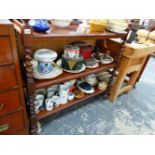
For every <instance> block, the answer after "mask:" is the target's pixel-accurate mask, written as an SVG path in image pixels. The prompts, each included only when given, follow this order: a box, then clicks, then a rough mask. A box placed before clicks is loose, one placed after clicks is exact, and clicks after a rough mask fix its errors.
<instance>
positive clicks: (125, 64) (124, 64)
mask: <svg viewBox="0 0 155 155" xmlns="http://www.w3.org/2000/svg"><path fill="white" fill-rule="evenodd" d="M130 64H131V60H129V59H127V58H123V59H122V61H121V65H120V68H119V70H118V75H117V77H116V81H115V82H114V84H113V87H112V89H111V91H110V97H109V99H110V101H112V102H113V101H115V100H116V99H117V96H118V94H119V91H120V89H121V87H122V84H123V82H124V79H125V77H126V74H127V72H128V69H129V66H130Z"/></svg>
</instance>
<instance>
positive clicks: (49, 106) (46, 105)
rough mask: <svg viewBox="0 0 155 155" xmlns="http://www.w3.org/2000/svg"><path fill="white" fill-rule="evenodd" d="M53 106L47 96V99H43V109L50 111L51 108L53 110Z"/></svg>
mask: <svg viewBox="0 0 155 155" xmlns="http://www.w3.org/2000/svg"><path fill="white" fill-rule="evenodd" d="M53 107H54V105H53V101H52V99H50V98H47V99H46V100H45V109H46V110H47V111H51V110H53Z"/></svg>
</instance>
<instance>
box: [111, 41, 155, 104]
mask: <svg viewBox="0 0 155 155" xmlns="http://www.w3.org/2000/svg"><path fill="white" fill-rule="evenodd" d="M154 51H155V45H151V46H146V45H142V44H136V43H134V44H126V47H125V51H124V53H123V55H122V59H121V62H120V66H119V69H118V75H117V77H116V81H115V82H114V84H113V87H112V89H111V92H110V97H109V99H110V100H111V101H115V100H116V99H117V97H118V96H119V95H121V94H122V93H125V92H129V91H130V90H131V89H132V88H133V86H134V85H135V83H136V81H137V78H138V77H139V75H140V73H141V71H142V69H143V66H144V65H145V62H146V60H147V59H148V56H149V55H150V54H152V53H153V52H154ZM127 75H128V77H129V80H128V82H127V85H126V86H123V83H124V80H125V78H126V76H127Z"/></svg>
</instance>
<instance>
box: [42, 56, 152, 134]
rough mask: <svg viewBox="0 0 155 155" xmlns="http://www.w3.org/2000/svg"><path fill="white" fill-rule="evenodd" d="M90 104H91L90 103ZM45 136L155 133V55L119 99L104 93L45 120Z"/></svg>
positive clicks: (43, 123) (43, 130) (43, 127)
mask: <svg viewBox="0 0 155 155" xmlns="http://www.w3.org/2000/svg"><path fill="white" fill-rule="evenodd" d="M87 103H89V104H87ZM40 134H41V135H131V134H134V135H139V134H155V58H151V59H150V61H149V64H148V65H147V68H146V70H145V72H144V74H143V76H142V78H141V80H140V82H139V83H138V84H137V86H136V88H135V89H133V90H132V91H131V92H130V93H128V94H124V95H122V96H120V97H119V98H118V99H117V101H116V102H114V103H111V102H110V101H108V100H103V98H102V95H100V96H98V97H96V98H93V99H90V100H88V101H87V102H86V104H85V105H84V106H82V107H80V108H79V107H77V108H76V107H74V108H72V109H71V111H70V112H68V113H64V114H62V115H61V116H59V117H57V116H55V118H53V117H49V118H47V119H45V120H44V121H43V122H42V132H41V133H40Z"/></svg>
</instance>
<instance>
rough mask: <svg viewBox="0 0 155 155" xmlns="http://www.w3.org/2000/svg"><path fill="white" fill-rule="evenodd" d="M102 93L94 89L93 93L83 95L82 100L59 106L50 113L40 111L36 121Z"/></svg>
mask: <svg viewBox="0 0 155 155" xmlns="http://www.w3.org/2000/svg"><path fill="white" fill-rule="evenodd" d="M103 92H104V91H102V90H99V89H98V88H95V92H94V93H92V94H85V96H84V97H83V98H81V99H74V100H73V101H69V102H68V103H67V104H64V105H60V106H59V107H58V108H55V109H53V110H52V111H42V112H40V113H39V114H37V119H38V120H42V119H44V118H46V117H48V116H51V115H54V114H56V113H58V112H60V111H62V110H64V109H67V108H69V107H71V106H73V105H76V104H78V103H80V102H82V101H85V100H87V99H89V98H91V97H94V96H96V95H99V94H101V93H103Z"/></svg>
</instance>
